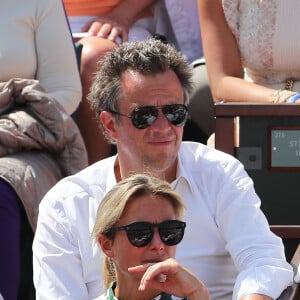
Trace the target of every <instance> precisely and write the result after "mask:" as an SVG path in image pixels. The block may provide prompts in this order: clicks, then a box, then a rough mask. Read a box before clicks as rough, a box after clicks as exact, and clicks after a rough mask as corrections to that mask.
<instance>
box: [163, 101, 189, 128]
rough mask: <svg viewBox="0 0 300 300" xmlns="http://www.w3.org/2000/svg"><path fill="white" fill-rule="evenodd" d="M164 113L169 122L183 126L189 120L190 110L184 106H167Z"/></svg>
mask: <svg viewBox="0 0 300 300" xmlns="http://www.w3.org/2000/svg"><path fill="white" fill-rule="evenodd" d="M162 111H163V113H164V115H165V116H166V118H167V119H168V121H169V122H170V123H172V124H173V125H175V126H183V125H184V124H185V122H186V120H187V118H188V110H187V107H186V106H185V105H184V104H171V105H166V106H164V107H163V109H162Z"/></svg>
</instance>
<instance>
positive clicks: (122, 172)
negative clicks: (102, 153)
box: [114, 157, 177, 183]
mask: <svg viewBox="0 0 300 300" xmlns="http://www.w3.org/2000/svg"><path fill="white" fill-rule="evenodd" d="M176 171H177V162H176V164H174V165H173V166H172V167H171V168H169V169H168V170H164V171H162V172H159V171H157V170H153V169H150V168H148V169H147V168H131V169H130V170H129V169H128V168H124V167H122V164H120V161H119V158H118V157H117V159H116V161H115V165H114V172H115V176H116V179H117V182H119V181H121V180H122V179H124V178H127V177H129V176H131V175H133V174H136V173H144V174H147V175H150V176H153V177H156V178H159V179H162V180H166V181H167V182H169V183H171V182H173V181H174V180H175V179H176Z"/></svg>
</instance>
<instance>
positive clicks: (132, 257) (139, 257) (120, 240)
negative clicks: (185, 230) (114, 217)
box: [106, 195, 176, 281]
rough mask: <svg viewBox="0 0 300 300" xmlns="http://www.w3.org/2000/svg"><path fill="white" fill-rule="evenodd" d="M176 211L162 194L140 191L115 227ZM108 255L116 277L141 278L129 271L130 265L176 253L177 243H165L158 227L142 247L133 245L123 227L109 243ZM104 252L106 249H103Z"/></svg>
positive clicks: (171, 215) (155, 219)
mask: <svg viewBox="0 0 300 300" xmlns="http://www.w3.org/2000/svg"><path fill="white" fill-rule="evenodd" d="M175 219H176V214H175V211H174V208H173V206H172V205H171V203H170V202H169V201H168V200H166V199H165V198H163V197H161V196H154V195H143V196H140V197H138V198H136V199H134V200H133V201H130V202H129V203H128V204H127V206H126V208H125V210H124V212H123V216H122V218H121V219H120V220H119V222H118V223H117V224H116V227H118V226H123V225H128V224H131V223H134V222H141V221H142V222H149V223H161V222H163V221H166V220H175ZM110 247H111V249H110V251H109V255H108V256H110V257H111V258H112V259H113V260H114V262H115V266H116V268H117V274H118V281H120V280H122V278H124V280H126V281H128V280H134V278H135V279H136V280H138V281H139V280H140V278H141V276H142V274H131V273H129V272H128V268H129V267H133V266H137V265H141V264H147V263H155V262H159V261H162V260H165V259H167V258H170V257H174V256H175V250H176V246H167V245H165V244H164V243H163V242H162V241H161V239H160V236H159V234H158V230H157V227H155V228H154V236H153V239H152V241H151V242H150V243H149V244H148V245H146V246H145V247H141V248H138V247H135V246H133V245H132V244H131V243H130V242H129V240H128V238H127V234H126V231H124V230H122V231H118V232H117V233H116V234H115V238H114V240H113V241H112V242H111V245H110ZM106 255H107V253H106Z"/></svg>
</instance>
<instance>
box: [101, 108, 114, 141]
mask: <svg viewBox="0 0 300 300" xmlns="http://www.w3.org/2000/svg"><path fill="white" fill-rule="evenodd" d="M99 118H100V121H101V122H102V125H103V127H104V129H105V131H106V132H107V133H108V135H109V136H110V137H111V138H112V139H113V140H116V138H117V130H116V127H117V126H116V119H115V118H114V117H113V114H112V113H111V112H108V111H101V113H100V116H99Z"/></svg>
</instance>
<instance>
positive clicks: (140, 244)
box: [93, 175, 209, 300]
mask: <svg viewBox="0 0 300 300" xmlns="http://www.w3.org/2000/svg"><path fill="white" fill-rule="evenodd" d="M150 212H151V213H150ZM183 212H184V206H183V202H182V200H181V198H180V196H179V195H178V194H177V192H175V191H174V190H173V189H172V188H171V187H170V185H169V184H168V183H166V182H164V181H161V180H158V179H154V178H152V177H148V176H145V175H133V176H131V177H129V178H128V179H125V180H123V181H121V182H119V183H118V184H117V185H115V186H114V187H113V189H112V190H111V191H110V192H109V193H107V195H106V196H105V197H104V199H103V200H102V202H101V204H100V206H99V208H98V211H97V218H96V223H95V226H94V230H93V237H94V240H95V241H97V242H98V243H99V245H100V247H101V249H102V251H103V253H104V254H105V262H104V264H103V265H104V268H103V276H104V281H105V287H106V288H107V292H106V293H105V294H103V295H102V296H100V297H99V298H97V299H99V300H100V299H101V300H102V299H103V300H104V299H128V300H129V299H141V300H143V299H145V300H146V299H153V298H155V299H171V298H168V297H169V295H170V294H172V295H174V296H176V297H179V298H185V299H186V298H188V299H190V300H191V299H203V300H205V299H209V294H208V291H207V289H206V287H205V286H204V284H203V283H202V282H201V281H200V280H199V279H197V277H196V276H195V275H194V274H192V273H191V272H189V271H188V270H187V269H185V268H184V267H183V266H181V265H180V264H179V263H178V262H177V261H176V260H175V259H174V257H175V251H176V245H177V244H178V243H180V241H181V240H182V238H183V235H184V229H185V223H184V222H182V221H180V219H181V217H182V214H183ZM156 297H158V298H156ZM176 299H177V298H176Z"/></svg>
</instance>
